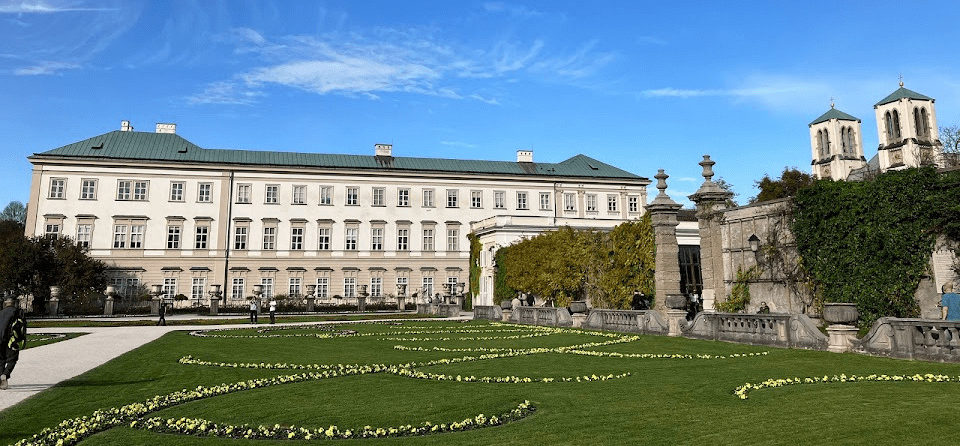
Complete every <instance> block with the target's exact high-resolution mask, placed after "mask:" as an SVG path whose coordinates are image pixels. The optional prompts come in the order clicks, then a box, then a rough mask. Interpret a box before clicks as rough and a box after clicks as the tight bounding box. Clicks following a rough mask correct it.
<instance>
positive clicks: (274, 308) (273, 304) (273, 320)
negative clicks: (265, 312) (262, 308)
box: [270, 298, 277, 324]
mask: <svg viewBox="0 0 960 446" xmlns="http://www.w3.org/2000/svg"><path fill="white" fill-rule="evenodd" d="M276 317H277V299H274V298H270V323H271V324H275V323H277V318H276Z"/></svg>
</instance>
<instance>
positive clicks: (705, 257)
mask: <svg viewBox="0 0 960 446" xmlns="http://www.w3.org/2000/svg"><path fill="white" fill-rule="evenodd" d="M714 164H716V162H714V161H712V160H711V159H710V155H704V156H703V161H701V162H700V166H701V167H703V178H704V181H703V184H701V185H700V189H698V190H697V192H696V193H694V194H693V195H691V196H690V197H689V198H690V201H693V202H694V203H695V204H696V206H697V222H698V223H699V227H700V272H701V275H702V277H703V296H702V298H703V310H704V311H708V312H709V311H714V308H713V305H714V303H715V302H716V300H717V299H722V298H723V296H725V295H726V286H725V285H724V282H723V244H722V241H721V239H720V222H721V218H722V211H723V210H724V209H726V208H727V207H728V205H727V203H728V201H729V200H730V198H731V197H733V194H732V193H730V192H727V191H726V190H724V189H723V188H721V187H720V186H719V185H717V183H714V182H713V180H712V178H713V165H714Z"/></svg>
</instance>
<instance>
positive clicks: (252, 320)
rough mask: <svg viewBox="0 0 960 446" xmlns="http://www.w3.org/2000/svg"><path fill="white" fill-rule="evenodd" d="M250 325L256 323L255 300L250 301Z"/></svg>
mask: <svg viewBox="0 0 960 446" xmlns="http://www.w3.org/2000/svg"><path fill="white" fill-rule="evenodd" d="M250 323H251V324H256V323H257V300H256V299H250Z"/></svg>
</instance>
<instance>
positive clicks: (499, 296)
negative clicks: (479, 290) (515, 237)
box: [493, 246, 517, 305]
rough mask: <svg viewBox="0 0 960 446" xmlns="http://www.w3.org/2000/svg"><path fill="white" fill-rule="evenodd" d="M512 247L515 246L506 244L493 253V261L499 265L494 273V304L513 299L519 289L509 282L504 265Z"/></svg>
mask: <svg viewBox="0 0 960 446" xmlns="http://www.w3.org/2000/svg"><path fill="white" fill-rule="evenodd" d="M511 249H513V248H512V247H510V246H504V247H503V248H500V249H498V250H497V252H496V254H494V255H493V261H494V263H495V264H496V265H497V268H496V270H495V272H494V274H493V304H494V305H500V302H503V301H504V300H511V299H513V298H514V296H516V295H517V290H515V289H513V288H512V287H511V286H510V285H508V284H507V268H506V267H505V266H504V265H506V258H507V254H508V253H509V252H510V250H511Z"/></svg>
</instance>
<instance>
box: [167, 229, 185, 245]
mask: <svg viewBox="0 0 960 446" xmlns="http://www.w3.org/2000/svg"><path fill="white" fill-rule="evenodd" d="M182 230H183V227H182V226H180V225H167V249H180V231H182Z"/></svg>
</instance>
